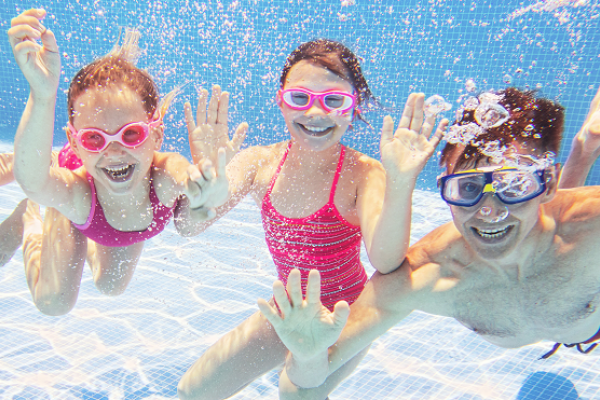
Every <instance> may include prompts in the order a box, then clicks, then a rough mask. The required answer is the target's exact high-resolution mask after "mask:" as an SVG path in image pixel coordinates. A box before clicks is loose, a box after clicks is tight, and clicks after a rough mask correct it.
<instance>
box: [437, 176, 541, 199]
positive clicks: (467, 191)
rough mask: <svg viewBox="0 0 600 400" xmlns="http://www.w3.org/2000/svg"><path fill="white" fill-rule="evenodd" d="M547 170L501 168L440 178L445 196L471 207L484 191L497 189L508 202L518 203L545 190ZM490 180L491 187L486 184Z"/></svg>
mask: <svg viewBox="0 0 600 400" xmlns="http://www.w3.org/2000/svg"><path fill="white" fill-rule="evenodd" d="M543 176H544V172H543V171H542V170H540V171H534V172H528V171H522V170H498V171H490V172H474V173H463V174H456V175H449V176H447V177H443V178H442V179H441V182H442V191H441V194H442V198H443V199H444V200H445V201H446V202H448V203H449V204H452V205H457V206H462V207H472V206H474V205H476V204H477V203H478V202H479V201H480V200H481V198H482V197H483V194H484V192H487V191H491V192H494V193H495V195H496V196H498V198H499V199H500V200H501V201H502V202H503V203H506V204H517V203H522V202H524V201H527V200H530V199H533V198H534V197H537V196H539V195H540V194H542V193H544V191H545V190H546V185H545V182H544V180H543ZM488 184H491V188H492V189H491V190H489V189H487V190H486V186H487V185H488Z"/></svg>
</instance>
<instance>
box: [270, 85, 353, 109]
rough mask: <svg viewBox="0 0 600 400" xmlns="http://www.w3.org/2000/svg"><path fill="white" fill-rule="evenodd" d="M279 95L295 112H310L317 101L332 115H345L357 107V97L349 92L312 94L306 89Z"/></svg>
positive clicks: (295, 89) (283, 92)
mask: <svg viewBox="0 0 600 400" xmlns="http://www.w3.org/2000/svg"><path fill="white" fill-rule="evenodd" d="M279 95H280V96H281V99H282V100H283V102H284V103H285V104H286V105H287V106H288V107H290V108H291V109H293V110H308V109H309V108H311V107H312V106H313V103H314V102H315V100H319V103H320V104H321V106H322V107H323V109H324V110H325V111H327V112H328V113H331V112H333V111H336V112H338V113H345V112H348V111H350V110H352V109H353V108H354V106H355V105H356V96H355V95H354V94H351V93H347V92H337V91H331V92H311V91H310V90H308V89H304V88H294V89H285V90H280V91H279Z"/></svg>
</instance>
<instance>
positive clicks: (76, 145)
mask: <svg viewBox="0 0 600 400" xmlns="http://www.w3.org/2000/svg"><path fill="white" fill-rule="evenodd" d="M64 129H65V133H66V134H67V140H68V141H69V146H71V151H72V152H73V153H75V155H76V156H77V157H78V158H79V159H81V155H80V154H79V153H80V150H79V143H77V140H76V139H75V138H74V137H73V135H71V130H70V129H69V127H68V126H65V128H64Z"/></svg>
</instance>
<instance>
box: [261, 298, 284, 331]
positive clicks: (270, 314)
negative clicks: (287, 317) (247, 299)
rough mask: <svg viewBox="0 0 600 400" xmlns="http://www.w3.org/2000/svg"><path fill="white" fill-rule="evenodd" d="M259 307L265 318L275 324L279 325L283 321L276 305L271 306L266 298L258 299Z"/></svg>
mask: <svg viewBox="0 0 600 400" xmlns="http://www.w3.org/2000/svg"><path fill="white" fill-rule="evenodd" d="M256 304H258V309H259V310H260V312H261V313H262V314H263V315H264V316H265V318H266V319H267V320H268V321H269V322H270V323H271V324H272V325H273V326H277V325H278V324H279V323H280V322H281V317H280V316H279V313H278V312H277V309H276V308H275V307H271V305H270V304H269V302H268V301H266V300H265V299H258V300H257V301H256Z"/></svg>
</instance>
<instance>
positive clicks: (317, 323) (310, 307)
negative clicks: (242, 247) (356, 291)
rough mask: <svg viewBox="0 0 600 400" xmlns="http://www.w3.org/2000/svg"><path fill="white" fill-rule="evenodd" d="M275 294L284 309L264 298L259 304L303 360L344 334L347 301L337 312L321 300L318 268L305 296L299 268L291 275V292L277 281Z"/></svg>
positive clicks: (284, 341)
mask: <svg viewBox="0 0 600 400" xmlns="http://www.w3.org/2000/svg"><path fill="white" fill-rule="evenodd" d="M273 294H274V297H275V301H276V302H277V305H278V306H279V310H280V311H278V310H277V308H276V307H274V306H272V305H271V304H269V303H268V302H266V301H265V300H263V299H259V301H258V307H259V308H260V310H261V312H262V313H263V314H264V315H265V317H266V318H267V319H268V320H269V321H270V322H271V324H272V325H273V328H275V331H276V332H277V334H278V335H279V338H280V339H281V341H282V342H283V344H285V345H286V347H287V348H288V350H289V351H290V352H292V354H293V355H294V357H296V358H297V359H299V360H302V359H304V360H308V359H311V358H313V357H315V356H316V355H318V354H321V353H323V352H326V351H327V349H328V348H329V346H331V345H333V344H334V343H335V342H336V340H337V339H338V337H339V336H340V334H341V332H342V329H343V328H344V325H345V324H346V321H347V319H348V315H349V314H350V307H349V306H348V303H346V302H345V301H341V302H338V303H337V304H336V305H335V309H334V311H333V312H330V311H329V310H328V309H327V308H326V307H324V306H323V305H322V304H321V300H320V296H321V278H320V275H319V272H318V271H316V270H312V271H311V272H310V274H309V275H308V285H307V287H306V298H305V299H303V296H302V285H301V279H300V272H299V271H298V270H296V269H295V270H293V271H292V272H291V273H290V275H289V276H288V282H287V292H286V289H285V288H284V287H283V283H281V281H276V282H275V284H274V285H273Z"/></svg>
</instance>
